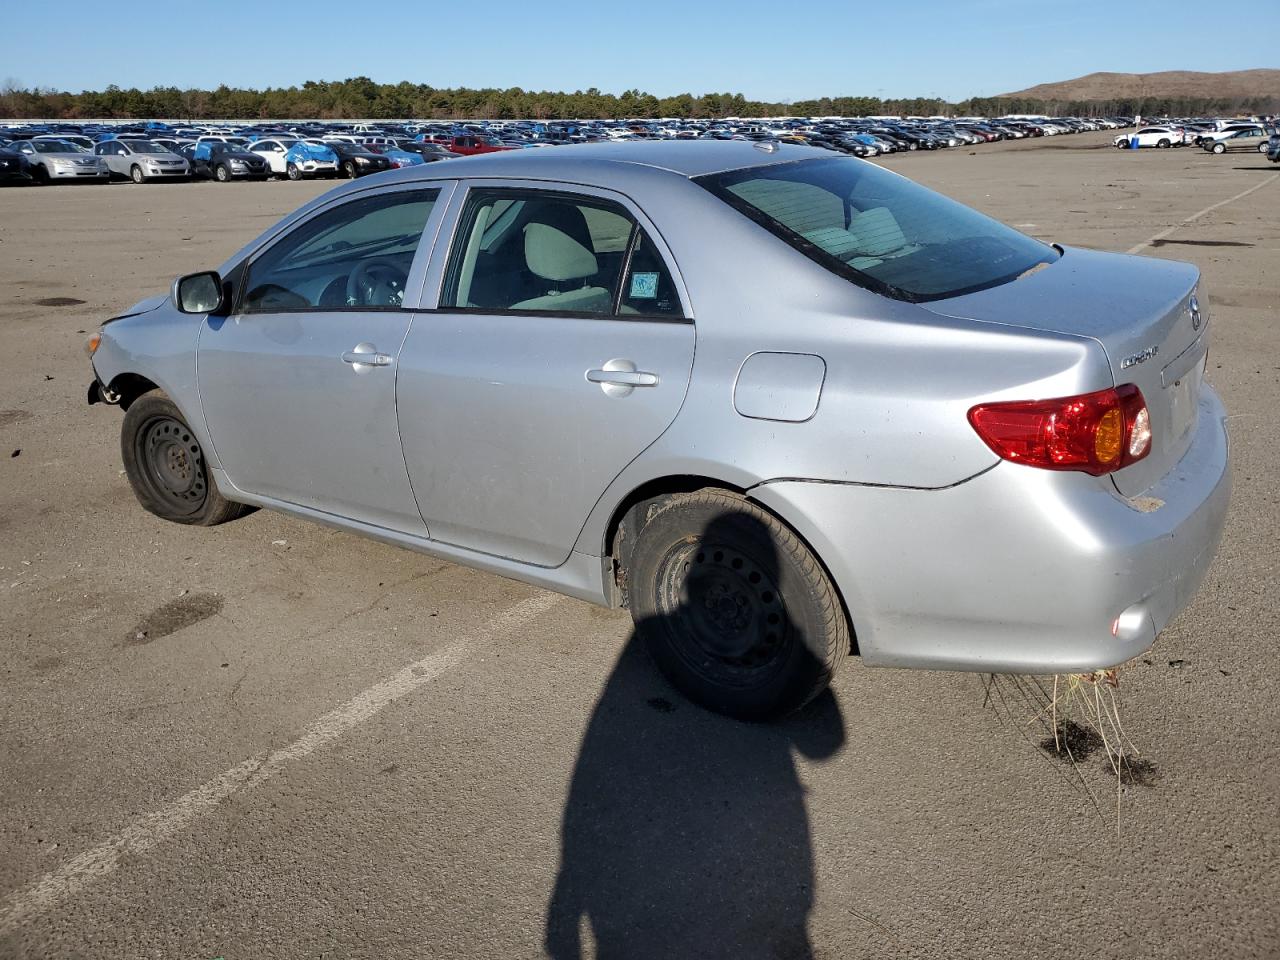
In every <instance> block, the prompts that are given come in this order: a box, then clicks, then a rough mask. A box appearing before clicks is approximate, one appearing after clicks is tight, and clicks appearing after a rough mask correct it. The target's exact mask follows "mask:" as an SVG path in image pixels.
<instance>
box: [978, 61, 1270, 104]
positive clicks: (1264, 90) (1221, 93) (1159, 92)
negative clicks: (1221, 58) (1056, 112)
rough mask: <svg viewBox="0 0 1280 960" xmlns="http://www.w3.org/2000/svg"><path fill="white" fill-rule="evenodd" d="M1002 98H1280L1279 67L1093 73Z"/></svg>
mask: <svg viewBox="0 0 1280 960" xmlns="http://www.w3.org/2000/svg"><path fill="white" fill-rule="evenodd" d="M1000 97H1001V98H1002V99H1003V98H1005V97H1009V98H1014V97H1018V98H1023V99H1032V100H1057V101H1077V102H1078V101H1084V100H1141V99H1145V98H1170V99H1196V100H1244V99H1254V98H1259V97H1268V98H1280V70H1271V69H1266V70H1230V71H1227V72H1225V73H1197V72H1196V71H1194V70H1166V71H1164V72H1162V73H1090V74H1088V75H1086V76H1083V77H1077V78H1076V79H1075V80H1062V81H1059V82H1058V83H1042V84H1039V85H1038V86H1034V87H1029V88H1027V89H1026V90H1019V91H1017V92H1016V93H1004V94H1001V95H1000Z"/></svg>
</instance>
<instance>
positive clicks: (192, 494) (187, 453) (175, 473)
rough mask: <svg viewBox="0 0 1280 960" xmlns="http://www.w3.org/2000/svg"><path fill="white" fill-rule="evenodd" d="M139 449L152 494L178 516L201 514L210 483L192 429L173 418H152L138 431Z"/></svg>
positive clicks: (144, 474)
mask: <svg viewBox="0 0 1280 960" xmlns="http://www.w3.org/2000/svg"><path fill="white" fill-rule="evenodd" d="M136 449H137V455H138V463H139V464H140V465H141V467H142V475H143V477H144V479H145V481H146V485H147V487H148V488H149V490H150V492H151V494H152V495H153V496H154V497H156V499H158V500H161V501H162V502H163V503H164V504H165V505H166V506H167V507H169V508H170V509H171V510H172V511H173V512H175V513H178V514H183V515H190V514H193V513H198V512H199V511H200V509H201V507H203V506H204V503H205V500H206V499H207V498H208V495H209V479H208V476H207V474H206V472H205V465H204V455H203V454H202V453H201V451H200V444H199V442H198V441H197V440H196V438H195V436H194V435H193V434H192V433H191V429H190V428H189V427H188V426H187V425H186V424H184V423H183V422H182V421H180V420H178V419H176V418H174V417H167V416H160V417H153V418H151V419H150V420H148V421H147V422H146V423H145V424H143V426H142V429H141V430H139V431H138V437H137V441H136Z"/></svg>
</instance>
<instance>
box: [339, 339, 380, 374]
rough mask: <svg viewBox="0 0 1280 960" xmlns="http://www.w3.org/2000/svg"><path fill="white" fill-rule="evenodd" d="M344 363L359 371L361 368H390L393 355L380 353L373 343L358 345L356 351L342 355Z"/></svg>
mask: <svg viewBox="0 0 1280 960" xmlns="http://www.w3.org/2000/svg"><path fill="white" fill-rule="evenodd" d="M342 362H343V363H349V364H351V365H352V366H353V367H356V368H357V369H358V368H360V367H389V366H391V355H390V354H389V353H379V352H378V350H377V348H376V347H374V345H373V344H372V343H357V344H356V348H355V349H354V350H348V351H347V352H346V353H344V354H343V355H342Z"/></svg>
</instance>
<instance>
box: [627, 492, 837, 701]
mask: <svg viewBox="0 0 1280 960" xmlns="http://www.w3.org/2000/svg"><path fill="white" fill-rule="evenodd" d="M641 509H642V510H644V511H645V513H646V514H647V516H643V517H641V518H639V520H638V521H637V522H636V524H635V525H634V526H635V527H638V530H637V532H636V533H635V535H634V536H635V543H634V545H633V546H632V547H631V548H630V550H629V551H627V554H626V557H625V558H624V564H625V570H626V585H627V595H628V598H629V601H630V606H631V613H632V617H633V618H634V620H635V624H636V633H637V635H638V636H639V637H640V640H641V642H642V643H643V644H644V646H645V648H646V649H647V650H648V651H649V655H650V656H651V657H652V658H653V660H654V662H655V663H656V664H657V665H658V668H659V669H660V670H661V671H662V672H663V674H665V675H666V677H667V679H668V680H670V681H671V683H672V685H673V686H674V687H676V689H678V690H679V691H680V692H681V693H683V694H684V695H685V696H686V697H688V698H689V699H690V700H692V701H693V702H695V703H697V704H700V705H701V706H703V707H706V708H707V709H709V710H713V711H715V712H717V713H723V714H726V715H728V716H731V717H736V718H738V719H741V720H768V719H772V718H775V717H780V716H784V715H786V714H788V713H791V712H793V711H795V710H798V709H800V708H801V707H803V706H804V705H805V704H806V703H808V702H809V701H810V700H812V699H813V698H814V697H816V696H817V695H818V694H819V693H821V692H822V691H823V690H825V689H826V687H827V685H828V683H830V681H831V677H832V675H833V674H834V673H835V670H836V667H837V666H838V664H839V662H840V660H841V659H842V658H843V657H844V655H845V653H846V652H847V651H848V650H849V624H848V622H847V621H846V618H845V615H844V608H843V607H842V605H841V603H840V599H839V597H838V596H837V594H836V590H835V587H834V586H833V585H832V583H831V581H830V579H829V578H828V577H827V574H826V572H825V571H824V570H823V568H822V566H821V564H820V563H818V561H817V559H816V558H815V557H814V556H813V554H812V553H811V552H810V550H809V548H808V547H807V546H806V545H805V544H804V543H803V542H802V541H801V540H800V538H799V537H797V536H796V535H795V533H794V532H792V531H791V530H790V529H789V528H788V527H787V526H786V525H785V524H783V523H781V522H780V521H779V520H778V519H777V518H776V517H774V516H773V515H772V514H770V513H768V512H766V511H765V510H763V509H761V508H760V507H759V506H758V505H756V504H754V503H751V502H750V501H748V500H746V499H745V498H743V497H741V496H738V495H736V494H733V493H730V492H728V491H725V490H717V489H705V490H699V491H696V492H694V493H688V494H678V495H675V496H672V497H669V498H665V499H663V500H660V501H656V502H653V503H650V504H648V505H644V506H642V507H641ZM624 546H625V543H624Z"/></svg>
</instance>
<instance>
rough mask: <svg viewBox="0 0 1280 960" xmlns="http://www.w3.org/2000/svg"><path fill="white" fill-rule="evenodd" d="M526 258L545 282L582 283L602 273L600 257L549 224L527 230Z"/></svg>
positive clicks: (532, 268)
mask: <svg viewBox="0 0 1280 960" xmlns="http://www.w3.org/2000/svg"><path fill="white" fill-rule="evenodd" d="M524 259H525V263H526V264H527V265H528V267H529V270H530V271H531V272H532V273H534V274H535V275H537V276H539V277H541V278H542V279H543V280H557V281H559V280H581V279H582V278H583V277H592V276H595V274H596V273H597V272H598V271H599V269H600V266H599V264H597V263H596V255H595V254H594V253H592V252H591V251H590V250H589V249H587V248H586V247H584V246H583V245H582V244H581V243H579V242H578V241H577V240H575V239H573V237H571V236H569V234H567V233H565V232H564V231H563V230H560V229H558V228H556V227H551V226H548V225H547V224H545V223H529V224H526V225H525V228H524Z"/></svg>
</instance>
